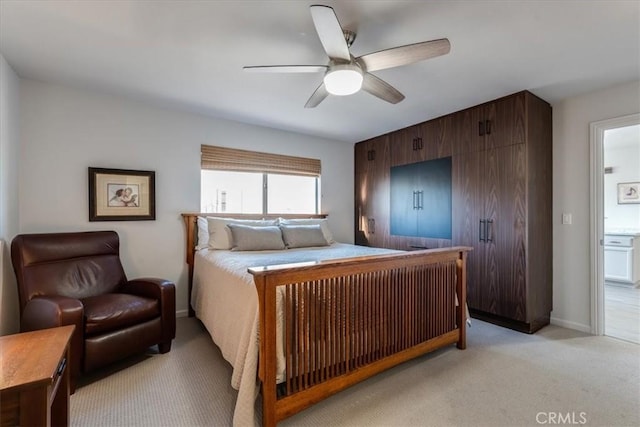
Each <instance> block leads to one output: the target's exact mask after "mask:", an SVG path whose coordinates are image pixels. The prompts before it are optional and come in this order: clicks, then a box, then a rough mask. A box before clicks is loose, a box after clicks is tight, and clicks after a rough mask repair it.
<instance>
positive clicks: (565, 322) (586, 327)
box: [550, 317, 592, 334]
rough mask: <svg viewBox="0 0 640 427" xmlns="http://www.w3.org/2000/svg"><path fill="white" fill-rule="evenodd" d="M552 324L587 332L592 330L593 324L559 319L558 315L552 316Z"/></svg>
mask: <svg viewBox="0 0 640 427" xmlns="http://www.w3.org/2000/svg"><path fill="white" fill-rule="evenodd" d="M550 322H551V324H552V325H556V326H560V327H562V328H567V329H574V330H576V331H580V332H585V333H587V334H590V333H592V332H591V326H589V325H583V324H582V323H576V322H572V321H570V320H564V319H558V318H557V317H552V318H551V319H550Z"/></svg>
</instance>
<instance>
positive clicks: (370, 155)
mask: <svg viewBox="0 0 640 427" xmlns="http://www.w3.org/2000/svg"><path fill="white" fill-rule="evenodd" d="M375 159H376V150H369V151H367V160H375Z"/></svg>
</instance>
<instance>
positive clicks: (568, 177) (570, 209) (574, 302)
mask: <svg viewBox="0 0 640 427" xmlns="http://www.w3.org/2000/svg"><path fill="white" fill-rule="evenodd" d="M638 112H640V82H638V81H636V82H632V83H628V84H623V85H618V86H614V87H611V88H609V89H606V90H601V91H597V92H593V93H588V94H585V95H581V96H577V97H573V98H569V99H565V100H563V101H562V102H559V103H557V104H554V105H553V312H552V313H551V317H552V319H551V320H552V322H553V323H555V324H559V325H561V326H566V327H570V328H574V329H579V330H583V331H586V332H589V331H590V330H591V322H592V319H591V318H590V310H591V302H590V301H591V300H590V262H591V259H590V246H591V244H592V243H595V242H591V241H590V236H589V233H590V218H589V209H590V190H589V162H590V160H589V144H590V142H589V123H591V122H594V121H600V120H605V119H610V118H615V117H621V116H626V115H629V114H634V113H638ZM563 212H564V213H571V214H572V215H573V223H572V224H571V225H562V224H561V218H562V213H563Z"/></svg>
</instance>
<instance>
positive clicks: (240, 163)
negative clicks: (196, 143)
mask: <svg viewBox="0 0 640 427" xmlns="http://www.w3.org/2000/svg"><path fill="white" fill-rule="evenodd" d="M200 152H201V168H202V169H215V170H229V171H240V172H270V173H282V174H291V175H307V176H320V160H319V159H309V158H306V157H295V156H284V155H281V154H272V153H261V152H258V151H249V150H238V149H235V148H227V147H216V146H213V145H202V146H200Z"/></svg>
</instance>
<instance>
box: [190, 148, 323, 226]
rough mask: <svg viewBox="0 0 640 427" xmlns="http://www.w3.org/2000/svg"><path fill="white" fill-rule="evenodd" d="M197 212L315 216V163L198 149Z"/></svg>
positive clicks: (317, 209)
mask: <svg viewBox="0 0 640 427" xmlns="http://www.w3.org/2000/svg"><path fill="white" fill-rule="evenodd" d="M200 188H201V197H200V200H201V212H211V213H247V214H284V213H295V214H316V213H319V212H320V161H319V160H315V159H306V158H301V157H292V156H281V155H276V154H269V153H258V152H254V151H246V150H235V149H230V148H223V147H213V146H208V145H203V146H202V167H201V186H200Z"/></svg>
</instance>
